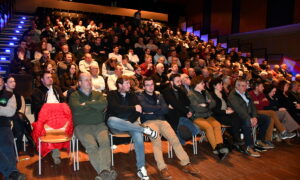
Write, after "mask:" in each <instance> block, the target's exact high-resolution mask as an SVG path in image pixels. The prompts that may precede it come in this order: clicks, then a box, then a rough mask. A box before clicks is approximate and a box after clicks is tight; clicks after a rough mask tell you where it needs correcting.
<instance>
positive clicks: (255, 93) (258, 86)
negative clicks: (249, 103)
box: [249, 80, 296, 147]
mask: <svg viewBox="0 0 300 180" xmlns="http://www.w3.org/2000/svg"><path fill="white" fill-rule="evenodd" d="M252 89H253V90H252V91H250V92H249V95H250V97H251V99H252V100H253V103H254V105H255V107H256V110H257V113H259V114H264V115H267V116H269V117H270V118H271V121H270V124H269V127H268V129H267V132H266V137H265V139H266V140H265V143H267V144H268V145H269V146H270V147H274V145H273V143H272V142H271V141H272V136H273V129H274V127H275V128H276V129H277V130H278V131H279V133H280V137H281V139H290V138H293V137H295V136H296V134H295V133H289V132H288V131H286V129H285V127H284V126H283V124H282V123H281V122H282V121H284V119H279V115H278V114H277V112H276V111H273V110H266V109H265V107H266V106H268V105H269V100H268V99H267V98H266V96H265V94H264V93H263V90H264V84H263V82H262V81H260V80H256V81H255V82H253V84H252Z"/></svg>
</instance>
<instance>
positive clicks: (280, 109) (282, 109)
mask: <svg viewBox="0 0 300 180" xmlns="http://www.w3.org/2000/svg"><path fill="white" fill-rule="evenodd" d="M278 111H286V109H285V108H283V107H282V108H279V109H278Z"/></svg>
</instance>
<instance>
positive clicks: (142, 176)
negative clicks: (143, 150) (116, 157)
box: [137, 166, 150, 180]
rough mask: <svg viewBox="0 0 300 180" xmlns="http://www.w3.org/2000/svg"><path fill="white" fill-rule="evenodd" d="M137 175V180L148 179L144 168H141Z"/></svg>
mask: <svg viewBox="0 0 300 180" xmlns="http://www.w3.org/2000/svg"><path fill="white" fill-rule="evenodd" d="M137 175H138V177H139V178H141V180H148V179H150V178H149V176H148V175H147V170H146V168H145V166H143V167H141V168H140V169H139V170H138V172H137Z"/></svg>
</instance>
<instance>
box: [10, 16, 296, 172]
mask: <svg viewBox="0 0 300 180" xmlns="http://www.w3.org/2000/svg"><path fill="white" fill-rule="evenodd" d="M35 24H36V22H33V26H32V28H31V29H30V30H29V31H28V33H27V34H26V35H25V36H24V39H23V40H22V41H21V42H20V44H19V47H18V48H17V49H16V51H15V56H14V59H13V63H12V66H11V69H12V72H13V73H27V74H30V75H32V76H33V77H34V79H35V86H36V87H38V88H36V89H35V90H34V92H33V96H32V108H33V112H34V114H35V117H36V119H37V117H38V113H39V111H40V108H41V107H42V105H43V104H44V103H46V102H48V100H49V102H63V101H64V99H65V98H67V99H68V102H69V103H70V102H71V100H72V94H73V92H74V91H75V92H79V91H81V90H80V89H81V86H84V85H83V84H82V82H81V81H80V79H81V78H80V77H81V76H78V73H79V72H81V73H84V74H86V73H87V72H88V73H90V75H87V74H86V75H83V76H89V78H91V79H92V83H91V84H92V85H91V86H92V89H93V90H97V91H99V92H104V93H107V94H108V95H109V94H110V93H112V92H118V89H119V85H120V86H121V85H122V86H123V84H124V83H123V82H121V83H118V79H119V78H122V77H123V76H122V75H129V76H131V77H133V78H131V80H130V86H131V90H132V91H135V92H142V91H145V90H146V84H145V82H144V81H143V79H145V77H152V79H153V80H154V82H153V84H154V89H155V90H157V91H160V92H161V94H162V95H163V98H164V100H165V101H166V103H167V105H168V111H167V113H166V112H163V113H166V114H164V115H165V118H166V119H167V120H168V122H169V124H170V125H171V127H172V128H173V130H174V132H175V133H176V134H177V135H178V138H179V142H181V144H184V142H185V139H188V138H184V137H183V134H186V132H188V133H187V134H193V135H194V134H197V133H199V128H200V129H202V130H204V131H205V132H206V135H207V138H208V141H209V142H210V144H211V146H212V149H213V151H214V153H216V154H218V156H219V157H220V158H221V159H223V158H224V157H225V156H226V154H227V153H228V149H227V148H226V147H224V145H223V144H222V141H223V140H222V135H220V131H219V129H220V128H219V126H220V123H222V124H226V122H227V121H228V119H235V121H234V122H237V121H238V120H237V119H241V118H237V115H236V114H238V116H239V117H245V116H244V115H245V113H241V114H239V113H238V112H239V110H236V109H234V105H231V104H236V103H231V102H230V101H228V102H227V103H228V106H229V107H231V108H228V109H227V108H225V109H224V107H226V105H224V102H225V101H224V99H223V100H222V98H221V104H222V105H221V106H220V108H223V109H221V110H220V112H223V114H219V118H218V116H217V115H216V114H217V112H215V110H213V109H211V108H212V107H214V106H215V105H214V104H216V103H215V102H218V100H215V99H216V98H211V99H210V98H209V96H210V94H208V95H207V96H206V93H204V94H205V95H204V96H203V97H204V98H203V97H201V96H199V94H198V93H197V92H195V93H194V94H192V92H193V91H192V90H194V89H195V87H196V84H199V87H198V88H197V89H198V91H199V92H201V93H200V94H202V92H203V90H205V86H204V88H201V85H200V84H203V82H209V81H210V80H211V79H214V78H212V77H214V76H220V75H222V78H223V79H222V81H223V82H224V83H223V85H224V87H223V89H224V91H225V92H226V94H227V96H228V95H229V93H230V92H231V91H232V90H234V89H235V88H236V89H238V87H237V84H238V83H236V84H235V86H234V85H233V82H234V81H235V80H236V79H238V77H239V76H244V77H246V79H247V80H251V79H256V78H258V77H259V78H261V79H262V80H263V82H269V83H272V84H273V85H275V87H277V86H278V84H279V82H282V83H283V82H286V84H287V85H284V86H285V88H280V89H278V92H277V94H278V96H277V95H276V98H277V97H278V98H279V97H280V98H281V99H280V101H278V102H279V103H278V102H277V106H274V107H273V108H275V109H276V108H277V111H283V109H280V108H281V107H285V109H286V110H287V112H289V113H290V115H291V116H292V118H293V119H294V120H298V119H299V85H298V84H297V83H296V81H295V82H293V83H292V88H291V90H290V89H289V88H288V87H286V86H289V82H288V81H284V80H291V75H290V74H289V72H288V70H287V66H286V65H285V64H282V65H281V67H279V66H278V65H277V66H274V68H273V69H271V68H270V65H269V64H268V62H267V61H264V62H263V64H258V61H257V58H253V57H251V54H250V53H247V55H246V57H243V56H242V53H241V52H240V51H238V52H236V51H235V50H234V49H233V50H231V51H230V53H229V54H226V53H225V52H226V50H225V49H224V48H222V47H221V45H220V44H218V45H216V46H214V45H213V42H211V41H209V42H203V41H199V40H198V39H197V38H196V37H195V36H193V35H192V34H189V33H186V34H184V35H183V34H181V32H180V31H177V32H176V34H173V32H172V31H171V30H170V29H167V30H166V31H165V32H163V30H162V29H159V28H153V27H152V26H147V25H144V26H140V27H136V28H135V29H133V28H132V27H131V26H130V25H125V26H124V24H122V23H121V24H118V23H115V24H114V26H115V27H112V28H107V30H105V32H104V33H103V36H101V37H92V36H90V35H88V34H87V36H80V35H79V33H77V32H76V31H74V32H72V33H71V32H68V31H67V32H66V33H58V34H65V35H59V36H57V37H54V39H53V38H49V36H41V33H40V32H39V30H38V29H37V28H36V25H35ZM58 24H60V23H58ZM51 28H52V27H51V25H50V26H49V27H47V28H45V29H48V30H49V31H51ZM117 29H119V30H117ZM48 30H47V31H48ZM49 31H48V32H49ZM116 32H117V33H116ZM86 33H89V32H86ZM44 34H47V33H44ZM162 34H163V36H162ZM88 37H89V38H88ZM119 37H122V38H119ZM39 41H40V44H39ZM145 42H147V45H148V46H147V45H146V44H145ZM83 44H85V45H83ZM51 47H55V49H56V51H55V52H54V51H53V48H51ZM69 47H71V48H69ZM119 51H120V53H119ZM109 52H111V53H109ZM127 52H128V54H126V53H127ZM51 53H52V54H51ZM135 53H136V54H137V55H136V54H135ZM122 55H127V56H122ZM51 57H53V59H54V60H52V58H51ZM106 59H107V60H106ZM152 61H153V62H152ZM44 71H50V73H51V75H49V73H46V74H47V75H46V76H45V73H43V72H44ZM179 73H182V74H181V75H178V74H179ZM41 74H42V75H41ZM101 75H102V76H101ZM199 75H202V76H203V77H204V78H203V79H201V78H198V80H196V79H197V78H196V77H200V76H199ZM90 76H92V77H90ZM175 76H176V77H175ZM252 77H253V78H252ZM89 78H88V79H89ZM296 78H298V81H299V78H300V77H298V76H297V77H296ZM190 79H195V80H194V83H192V84H193V86H191V80H190ZM126 82H128V81H126ZM237 82H238V81H237ZM195 83H196V84H195ZM53 84H55V85H57V86H53V87H52V85H53ZM217 84H220V83H217ZM217 84H216V85H215V86H217ZM242 84H243V83H242ZM144 86H145V87H144ZM194 86H195V87H194ZM206 86H207V87H210V88H207V89H213V87H214V85H211V86H209V84H206ZM218 86H219V85H218ZM51 87H52V88H51ZM181 87H184V88H181ZM234 87H235V88H234ZM241 87H242V86H241ZM243 87H244V88H245V86H243ZM278 87H281V86H278ZM127 88H128V87H127ZM60 89H62V91H61V90H60ZM143 89H144V90H143ZM239 91H240V92H241V94H243V89H240V90H239ZM273 91H274V90H273ZM205 92H207V91H205ZM212 92H213V90H212ZM48 93H50V94H48ZM70 94H71V95H70ZM98 94H99V93H98ZM120 94H122V93H120ZM123 94H124V92H123ZM125 94H126V93H125ZM139 94H140V93H139ZM150 94H151V93H150ZM216 94H218V95H217V97H220V93H216ZM48 95H50V99H48ZM81 95H82V94H81ZM168 95H172V96H168ZM280 95H282V96H280ZM46 96H47V97H46ZM190 96H193V98H192V99H191V100H190V98H191V97H190ZM198 96H199V98H195V97H198ZM224 97H225V96H224ZM243 97H244V96H243ZM293 98H298V99H297V101H295V100H293ZM196 99H197V100H199V103H198V106H194V107H193V103H192V102H193V100H196ZM282 100H284V101H282ZM122 102H123V101H122ZM157 102H161V100H159V101H157ZM245 102H246V105H247V106H246V107H251V106H248V103H249V102H248V101H247V100H245ZM282 102H285V103H286V104H282ZM109 103H110V101H109V100H108V104H109ZM263 103H265V102H263ZM93 104H94V103H93V102H91V104H88V105H93ZM118 104H121V103H118ZM195 104H196V105H197V102H195V103H194V105H195ZM255 104H257V101H256V102H255ZM81 105H82V106H85V105H87V104H86V103H82V104H81ZM126 105H127V104H126ZM141 105H142V104H141ZM219 105H220V102H219ZM113 107H114V106H113ZM216 107H219V106H218V103H217V106H216ZM71 108H72V107H71ZM140 108H141V107H138V106H137V107H135V111H136V112H137V113H141V112H139V111H141V110H140ZM257 108H261V107H257ZM87 109H89V108H87ZM128 109H130V110H133V108H127V109H126V111H125V112H127V110H128ZM253 109H256V108H253ZM253 109H252V108H250V109H247V112H248V110H250V112H251V117H250V118H249V119H248V116H247V118H243V119H244V120H247V123H242V124H243V126H242V125H240V126H239V125H237V124H238V123H232V122H227V124H228V125H229V126H231V128H230V129H231V131H230V132H231V133H232V136H233V138H234V145H235V146H236V147H237V149H242V150H241V151H244V152H246V153H248V154H250V155H252V156H256V157H258V156H260V155H259V153H258V152H256V150H259V151H262V150H264V149H266V148H272V147H273V144H272V143H271V142H270V141H271V139H270V137H272V134H270V132H271V133H272V131H270V129H273V127H274V124H275V127H277V128H278V130H279V132H280V133H281V137H283V138H284V139H285V138H289V137H292V136H294V134H289V132H292V131H294V130H295V129H298V127H299V125H298V124H296V125H295V124H294V125H295V126H293V127H296V128H295V129H288V127H287V126H284V127H282V126H281V125H280V121H281V120H282V118H279V117H278V118H276V117H275V118H274V113H273V114H272V113H269V114H267V115H264V114H263V113H259V116H257V115H256V111H253ZM262 109H264V108H262ZM262 109H259V111H263V110H262ZM279 109H280V110H279ZM85 110H86V109H85ZM252 111H253V112H252ZM224 112H225V115H224ZM234 112H236V113H234ZM118 113H119V112H117V115H116V114H114V115H115V116H117V117H118V118H121V119H130V118H132V116H131V115H128V114H127V115H125V114H118ZM226 113H227V114H228V115H227V114H226ZM142 114H144V113H142ZM145 114H146V115H147V116H150V117H151V116H153V115H152V112H150V113H149V114H148V113H147V112H146V113H145ZM153 114H155V113H153ZM229 114H230V115H229ZM282 114H283V113H282ZM196 115H197V116H199V117H197V116H196ZM212 115H214V118H211V116H212ZM231 116H232V117H231ZM270 116H272V118H269V117H270ZM278 116H279V115H278ZM285 116H286V115H285ZM154 117H155V116H154ZM220 117H221V118H220ZM228 117H229V118H228ZM234 117H236V118H234ZM255 117H258V122H257V119H256V118H255ZM151 118H152V117H151ZM151 118H150V119H151ZM160 118H161V117H160ZM201 118H202V119H201ZM189 119H194V120H195V121H194V122H195V124H197V126H195V125H194V124H193V123H190V122H191V120H189ZM220 119H221V120H220ZM223 119H224V122H222V120H223ZM226 119H227V120H226ZM260 119H263V120H260ZM278 119H279V121H278ZM206 120H207V121H206ZM216 120H219V121H220V123H218V121H216ZM269 121H270V122H269ZM286 121H287V120H286ZM101 122H102V120H101ZM196 122H197V123H196ZM249 122H250V124H249ZM278 122H279V123H278ZM282 122H284V121H282ZM289 122H292V121H291V120H290V121H289ZM257 123H258V125H259V127H260V128H259V129H261V131H259V136H258V138H257V139H258V141H257V143H256V145H255V144H254V142H252V140H251V132H250V128H249V126H250V125H253V126H255V125H256V124H257ZM298 123H299V122H298ZM244 124H246V125H244ZM292 124H293V123H292ZM75 126H76V123H75ZM149 126H150V125H149ZM214 126H217V127H218V128H217V129H218V132H217V133H216V134H217V135H216V136H217V137H214V136H212V134H214V133H213V130H214V129H213V130H212V128H211V127H214ZM150 127H151V126H150ZM184 127H188V128H184ZM151 128H152V127H151ZM111 129H114V128H111ZM153 129H154V130H156V129H155V128H154V127H153ZM240 129H242V131H243V134H245V143H246V148H243V147H241V146H240V145H241V144H242V142H241V141H240V138H239V134H240ZM121 131H123V129H121ZM138 131H139V132H140V133H141V132H144V131H145V132H146V133H147V134H150V135H152V134H154V136H156V135H155V134H156V133H155V131H151V130H149V129H148V128H147V130H144V129H143V131H141V128H139V130H138ZM184 132H185V133H184ZM249 132H250V133H249ZM159 133H161V132H159ZM75 134H76V127H75ZM161 134H162V133H161ZM131 135H132V134H131ZM136 138H138V137H136ZM152 139H153V138H152ZM79 140H80V138H79ZM80 141H81V143H83V144H84V142H82V141H84V140H83V139H81V140H80ZM172 141H174V140H172ZM139 142H140V141H139ZM140 145H141V144H139V145H136V146H140ZM254 145H255V146H254ZM85 147H86V146H85ZM86 148H87V147H86ZM93 148H94V147H93ZM174 150H175V148H174ZM175 151H176V150H175ZM178 151H179V150H178ZM53 152H54V153H53V157H54V162H56V163H59V162H60V160H59V158H58V157H59V153H58V152H57V151H53ZM93 152H94V151H93V149H92V150H91V152H90V153H89V155H90V154H92V153H93ZM141 152H143V151H142V150H141V151H139V155H137V161H138V163H137V167H138V169H139V170H141V171H139V172H140V173H139V176H146V177H147V175H145V174H146V171H145V168H142V167H144V164H143V163H142V162H143V158H141ZM154 154H156V155H155V156H158V155H157V152H156V153H154ZM107 157H108V156H107ZM90 159H92V158H90ZM182 159H183V160H182V161H183V163H182V165H187V164H189V163H186V162H187V159H186V157H182ZM99 162H100V161H99ZM101 162H102V161H101ZM105 162H107V161H105ZM92 164H93V166H94V167H95V169H96V170H97V173H98V174H99V175H100V174H101V172H102V169H101V168H99V167H103V163H100V164H99V163H98V164H95V162H92ZM162 164H163V165H162ZM185 167H186V168H187V170H185V171H188V172H193V173H194V172H197V171H196V170H195V168H193V167H192V166H190V165H189V166H185ZM158 168H159V170H160V172H161V176H162V177H165V178H166V177H169V176H170V175H169V174H168V172H167V170H166V166H165V165H164V163H162V162H161V159H159V156H158ZM104 169H108V170H109V168H104ZM103 174H107V172H106V171H104V173H103ZM114 174H115V173H114V172H111V176H115V175H114ZM100 176H104V175H100Z"/></svg>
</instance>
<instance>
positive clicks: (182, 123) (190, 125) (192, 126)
mask: <svg viewBox="0 0 300 180" xmlns="http://www.w3.org/2000/svg"><path fill="white" fill-rule="evenodd" d="M179 126H185V127H187V128H188V129H189V130H190V132H191V133H192V135H193V136H194V135H197V134H200V132H201V131H200V129H199V127H198V126H196V125H195V124H194V123H193V122H192V121H191V120H189V119H188V118H186V117H180V118H179V122H178V126H177V131H176V133H177V136H178V139H179V141H180V143H181V144H185V140H184V139H183V138H182V137H181V136H180V133H179V131H178V127H179Z"/></svg>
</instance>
